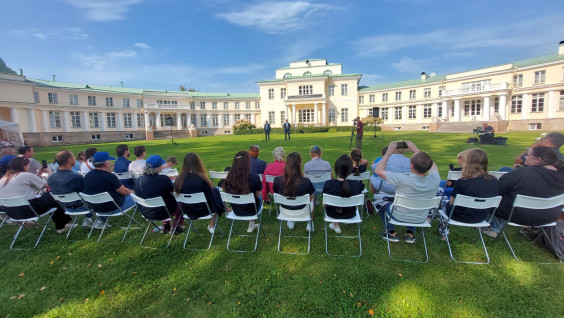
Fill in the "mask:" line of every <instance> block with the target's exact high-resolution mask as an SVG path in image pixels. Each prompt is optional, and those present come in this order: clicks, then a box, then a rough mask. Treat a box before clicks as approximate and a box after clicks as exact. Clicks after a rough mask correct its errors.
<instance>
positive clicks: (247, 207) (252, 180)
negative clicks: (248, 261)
mask: <svg viewBox="0 0 564 318" xmlns="http://www.w3.org/2000/svg"><path fill="white" fill-rule="evenodd" d="M250 171H251V158H250V157H249V153H248V152H246V151H239V152H238V153H236V154H235V157H234V158H233V164H232V165H231V168H230V169H229V173H228V174H227V177H226V178H225V181H224V182H223V185H222V188H223V191H224V192H226V193H229V194H249V193H252V194H253V195H254V197H255V203H254V205H253V204H231V206H232V207H233V209H234V210H236V211H237V215H240V216H246V215H254V214H256V211H258V210H259V208H260V206H261V198H260V191H261V190H262V183H261V180H260V178H259V176H258V175H257V174H254V173H250ZM258 226H259V225H258V223H255V221H254V220H251V221H249V227H248V228H247V232H249V233H251V232H253V231H254V230H255V229H256V228H258Z"/></svg>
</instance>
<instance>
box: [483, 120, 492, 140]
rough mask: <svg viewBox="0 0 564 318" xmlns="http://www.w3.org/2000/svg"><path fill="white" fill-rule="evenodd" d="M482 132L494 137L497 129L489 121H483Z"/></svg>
mask: <svg viewBox="0 0 564 318" xmlns="http://www.w3.org/2000/svg"><path fill="white" fill-rule="evenodd" d="M482 132H483V133H489V134H492V137H493V134H494V132H495V130H494V128H493V127H492V126H490V125H489V124H488V123H483V124H482Z"/></svg>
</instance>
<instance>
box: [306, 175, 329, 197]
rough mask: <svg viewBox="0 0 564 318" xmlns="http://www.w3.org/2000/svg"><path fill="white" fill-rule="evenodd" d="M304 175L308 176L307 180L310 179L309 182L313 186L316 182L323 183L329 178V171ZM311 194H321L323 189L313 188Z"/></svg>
mask: <svg viewBox="0 0 564 318" xmlns="http://www.w3.org/2000/svg"><path fill="white" fill-rule="evenodd" d="M304 177H306V178H308V179H309V181H311V183H312V184H313V186H314V187H315V184H316V183H323V184H325V182H327V181H329V180H331V172H326V173H323V174H319V175H311V174H306V175H304ZM322 188H323V187H322ZM313 194H314V195H316V196H319V195H322V194H323V189H321V190H318V188H315V192H314V193H313Z"/></svg>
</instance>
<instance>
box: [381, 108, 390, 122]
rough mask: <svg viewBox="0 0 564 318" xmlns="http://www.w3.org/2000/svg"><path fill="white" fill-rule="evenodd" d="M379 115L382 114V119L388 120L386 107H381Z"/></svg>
mask: <svg viewBox="0 0 564 318" xmlns="http://www.w3.org/2000/svg"><path fill="white" fill-rule="evenodd" d="M380 115H382V119H383V120H388V109H387V108H384V109H382V113H381V114H380Z"/></svg>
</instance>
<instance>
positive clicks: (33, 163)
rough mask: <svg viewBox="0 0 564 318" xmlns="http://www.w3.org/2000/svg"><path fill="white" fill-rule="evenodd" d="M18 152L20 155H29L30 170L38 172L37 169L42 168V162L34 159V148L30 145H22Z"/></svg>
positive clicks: (34, 172)
mask: <svg viewBox="0 0 564 318" xmlns="http://www.w3.org/2000/svg"><path fill="white" fill-rule="evenodd" d="M18 153H19V154H20V157H27V158H28V159H29V172H31V173H33V174H37V171H39V169H41V164H40V163H39V161H37V160H35V159H33V148H31V147H30V146H21V147H19V148H18Z"/></svg>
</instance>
